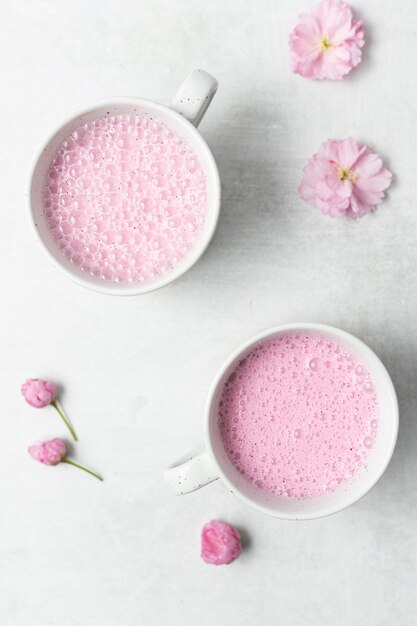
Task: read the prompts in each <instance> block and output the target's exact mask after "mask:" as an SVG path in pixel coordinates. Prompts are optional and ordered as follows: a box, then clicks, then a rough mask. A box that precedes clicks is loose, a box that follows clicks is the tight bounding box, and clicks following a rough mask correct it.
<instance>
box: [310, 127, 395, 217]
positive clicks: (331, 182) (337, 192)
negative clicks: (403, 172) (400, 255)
mask: <svg viewBox="0 0 417 626" xmlns="http://www.w3.org/2000/svg"><path fill="white" fill-rule="evenodd" d="M391 181H392V174H391V172H390V171H389V170H388V169H387V168H386V167H385V166H384V164H383V162H382V160H381V159H380V157H379V156H378V155H377V154H375V153H374V152H372V151H371V150H370V149H369V148H368V146H365V145H361V144H358V143H357V142H356V141H355V140H354V139H352V138H349V139H344V140H343V141H339V140H336V139H329V140H328V141H326V142H325V143H323V144H322V146H321V147H320V150H319V151H318V152H317V154H315V155H313V156H312V157H311V159H310V160H309V161H308V163H307V165H306V166H305V168H304V170H303V178H302V181H301V184H300V186H299V187H298V193H299V194H300V197H301V198H302V199H303V200H305V201H306V202H308V203H309V204H312V205H313V206H315V207H316V208H317V209H319V210H320V211H321V212H322V213H323V214H324V215H329V216H330V217H347V218H350V219H355V218H357V217H362V216H363V215H365V214H366V213H369V212H370V211H373V210H374V209H375V208H376V206H377V205H378V204H379V203H380V202H381V201H382V200H383V198H384V197H385V191H386V190H387V189H388V187H389V186H390V184H391Z"/></svg>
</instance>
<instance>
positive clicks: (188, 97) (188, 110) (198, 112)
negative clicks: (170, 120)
mask: <svg viewBox="0 0 417 626" xmlns="http://www.w3.org/2000/svg"><path fill="white" fill-rule="evenodd" d="M218 86H219V84H218V82H217V80H216V79H215V78H214V76H211V74H208V73H207V72H205V71H204V70H194V71H193V72H191V74H189V75H188V76H187V78H186V79H185V81H184V82H183V83H182V85H181V87H180V88H179V89H178V91H177V93H176V94H175V96H174V98H173V100H172V102H171V109H173V110H174V111H176V112H177V113H179V114H180V115H182V116H183V117H185V118H186V119H187V120H188V121H189V122H191V124H193V125H194V126H198V125H199V123H200V122H201V120H202V119H203V117H204V114H205V112H206V111H207V109H208V107H209V104H210V102H211V101H212V99H213V96H214V94H215V93H216V91H217V87H218Z"/></svg>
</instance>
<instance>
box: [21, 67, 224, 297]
mask: <svg viewBox="0 0 417 626" xmlns="http://www.w3.org/2000/svg"><path fill="white" fill-rule="evenodd" d="M216 91H217V81H216V79H215V78H213V76H210V74H208V73H207V72H204V71H203V70H194V71H193V72H192V73H191V74H190V75H189V76H188V78H187V79H186V80H185V81H184V82H183V84H182V85H181V87H180V89H179V90H178V92H177V94H176V95H175V97H174V98H173V100H172V102H171V105H170V107H166V106H164V105H162V104H159V103H157V102H153V101H151V100H144V99H140V98H112V99H110V100H102V101H99V102H97V103H95V104H92V105H90V106H88V107H86V108H83V109H82V110H80V111H78V112H77V113H75V114H74V115H72V116H71V117H70V118H69V119H68V120H66V121H65V122H64V123H63V124H62V125H60V127H59V128H58V129H57V130H56V131H55V132H54V133H53V134H52V135H51V137H50V138H49V139H48V140H47V142H46V143H45V145H44V146H43V147H42V149H41V150H40V153H39V155H38V156H37V158H36V160H35V163H34V165H33V168H32V170H31V175H30V184H29V192H28V194H29V203H28V205H29V220H30V223H31V225H32V228H33V232H34V233H35V237H36V239H37V240H38V242H39V244H40V246H41V248H42V250H43V251H44V253H45V254H46V256H47V257H48V258H49V260H50V261H52V263H53V265H54V266H55V267H56V268H58V269H59V270H60V271H61V272H62V273H63V274H65V275H66V276H67V277H68V278H71V279H72V280H73V281H75V282H76V283H78V284H79V285H82V286H84V287H88V288H89V289H93V290H95V291H101V292H103V293H108V294H116V295H136V294H142V293H147V292H149V291H154V290H155V289H159V288H160V287H164V286H165V285H167V284H168V283H171V282H172V281H173V280H175V279H176V278H178V277H179V276H181V275H182V274H183V273H184V272H186V271H187V270H188V269H189V268H190V267H191V266H192V265H194V263H196V261H198V259H199V258H200V256H201V255H202V254H203V252H204V251H205V249H206V248H207V246H208V245H209V243H210V240H211V238H212V236H213V234H214V231H215V229H216V225H217V221H218V217H219V211H220V178H219V172H218V169H217V166H216V162H215V160H214V157H213V155H212V153H211V151H210V149H209V147H208V146H207V144H206V142H205V141H204V139H203V138H202V136H201V135H200V133H199V132H198V130H197V126H198V124H199V123H200V122H201V120H202V118H203V116H204V114H205V112H206V110H207V108H208V106H209V104H210V102H211V100H212V98H213V96H214V94H215V93H216ZM137 109H139V110H140V111H141V112H144V113H145V115H149V116H150V117H154V118H157V119H158V120H159V121H161V122H163V123H164V124H165V125H166V126H167V127H168V128H170V129H172V130H174V131H175V132H176V133H177V134H178V135H180V137H182V138H183V139H184V140H185V141H186V142H187V143H188V145H189V146H190V147H191V148H192V149H193V150H194V152H195V153H196V154H197V156H198V158H199V160H200V163H201V165H202V168H203V170H204V172H205V174H206V177H207V191H208V194H207V195H208V209H207V219H206V224H205V227H204V230H203V232H202V234H201V236H200V239H199V240H198V241H197V242H196V244H195V246H194V248H193V249H192V250H191V251H190V252H189V254H188V255H187V256H186V257H185V258H184V259H183V260H182V262H181V263H179V264H178V266H177V267H175V268H174V269H173V270H171V271H170V272H168V273H167V274H165V275H164V276H161V277H159V278H157V279H155V280H152V281H149V282H148V283H145V284H143V283H138V284H135V283H133V284H123V283H121V284H119V283H110V282H107V281H104V280H101V279H100V278H95V277H93V276H91V275H89V274H87V273H86V272H83V271H82V270H80V269H78V268H77V267H74V265H73V264H72V263H71V262H70V261H69V259H67V258H66V257H65V256H64V255H63V254H62V253H61V252H60V250H59V249H58V247H57V245H56V243H55V242H54V241H53V239H52V237H51V235H50V232H49V228H48V224H47V220H46V217H45V215H44V207H43V202H42V185H43V181H44V177H45V174H46V171H47V169H48V167H49V165H50V162H51V159H52V158H53V156H54V154H55V153H56V151H57V150H58V148H59V147H60V145H61V144H62V142H63V141H64V140H65V139H66V138H67V137H68V136H69V135H70V134H71V133H72V132H73V131H74V130H75V129H76V128H78V127H80V126H82V125H83V124H85V123H86V122H89V121H91V120H94V119H96V118H98V117H101V116H102V115H105V114H106V113H107V112H108V111H110V112H111V113H112V114H113V115H117V114H120V113H122V114H123V113H134V112H135V111H136V110H137Z"/></svg>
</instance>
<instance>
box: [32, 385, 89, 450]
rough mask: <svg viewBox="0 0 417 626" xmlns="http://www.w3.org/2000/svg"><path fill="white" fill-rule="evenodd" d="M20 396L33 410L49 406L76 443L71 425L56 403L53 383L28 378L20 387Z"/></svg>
mask: <svg viewBox="0 0 417 626" xmlns="http://www.w3.org/2000/svg"><path fill="white" fill-rule="evenodd" d="M21 391H22V395H23V397H24V399H25V400H26V402H27V403H28V404H30V406H33V407H35V409H42V408H43V407H45V406H48V405H49V404H50V405H52V406H53V407H54V409H56V411H58V414H59V415H60V417H61V419H62V420H63V422H64V424H65V425H66V427H67V428H68V430H69V431H70V433H71V435H72V436H73V438H74V440H75V441H78V438H77V435H76V434H75V432H74V429H73V428H72V426H71V424H70V423H69V421H68V420H67V418H66V417H65V415H64V414H63V412H62V411H61V409H60V407H59V406H58V403H57V401H56V396H57V389H56V386H55V385H54V383H51V382H49V381H47V380H41V379H40V378H28V379H27V380H26V381H25V382H24V383H23V385H22V387H21Z"/></svg>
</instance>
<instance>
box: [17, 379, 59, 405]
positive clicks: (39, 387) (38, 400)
mask: <svg viewBox="0 0 417 626" xmlns="http://www.w3.org/2000/svg"><path fill="white" fill-rule="evenodd" d="M21 390H22V394H23V397H24V399H25V400H26V402H28V404H30V405H31V406H34V407H35V408H36V409H41V408H42V407H44V406H48V404H51V402H53V401H54V400H55V397H56V387H55V385H54V383H50V382H48V381H47V380H40V379H39V378H28V379H27V381H26V382H25V383H23V385H22V388H21Z"/></svg>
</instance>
